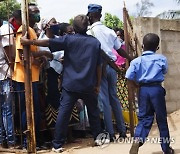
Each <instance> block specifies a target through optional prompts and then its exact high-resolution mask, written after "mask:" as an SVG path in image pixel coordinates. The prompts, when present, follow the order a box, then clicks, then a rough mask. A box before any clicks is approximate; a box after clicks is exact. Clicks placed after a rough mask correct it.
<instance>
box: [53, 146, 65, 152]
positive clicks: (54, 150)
mask: <svg viewBox="0 0 180 154" xmlns="http://www.w3.org/2000/svg"><path fill="white" fill-rule="evenodd" d="M52 151H53V152H56V153H61V152H63V151H64V148H62V147H61V148H58V149H55V148H52Z"/></svg>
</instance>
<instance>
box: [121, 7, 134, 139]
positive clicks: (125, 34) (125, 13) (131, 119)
mask: <svg viewBox="0 0 180 154" xmlns="http://www.w3.org/2000/svg"><path fill="white" fill-rule="evenodd" d="M123 21H124V39H125V45H126V51H127V53H128V54H130V50H129V42H130V41H129V35H128V25H127V10H126V8H125V7H124V8H123ZM127 67H129V62H127ZM127 85H128V102H129V118H130V133H131V137H133V136H134V115H133V92H134V91H133V88H132V86H131V83H130V82H129V81H128V82H127Z"/></svg>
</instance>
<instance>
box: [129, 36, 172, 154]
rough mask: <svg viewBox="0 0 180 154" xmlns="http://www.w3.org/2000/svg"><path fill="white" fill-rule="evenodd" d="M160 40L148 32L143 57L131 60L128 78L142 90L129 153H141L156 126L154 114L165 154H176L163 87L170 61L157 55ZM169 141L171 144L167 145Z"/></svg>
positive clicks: (145, 37)
mask: <svg viewBox="0 0 180 154" xmlns="http://www.w3.org/2000/svg"><path fill="white" fill-rule="evenodd" d="M158 45H159V37H158V35H156V34H154V33H148V34H146V35H145V36H144V38H143V53H142V56H140V57H138V58H136V59H134V60H133V61H131V64H130V67H129V68H128V70H127V72H126V78H127V79H129V80H133V81H135V82H137V83H138V84H139V85H140V89H139V102H138V105H139V115H138V118H139V123H138V125H137V127H136V130H135V140H134V143H133V145H132V147H131V149H130V154H138V150H139V147H140V146H141V145H143V143H144V142H145V141H146V138H147V136H148V134H149V132H150V129H151V127H152V124H153V120H154V115H156V121H157V125H158V128H159V132H160V139H161V147H162V151H163V152H164V154H174V150H173V149H172V148H171V147H170V146H169V144H170V136H169V129H168V124H167V111H166V102H165V94H166V92H165V89H164V88H163V87H162V86H161V83H162V82H163V81H164V75H165V74H166V73H167V68H168V64H167V59H166V57H164V56H163V55H161V54H156V53H155V52H156V50H157V49H158ZM167 141H169V143H168V142H167Z"/></svg>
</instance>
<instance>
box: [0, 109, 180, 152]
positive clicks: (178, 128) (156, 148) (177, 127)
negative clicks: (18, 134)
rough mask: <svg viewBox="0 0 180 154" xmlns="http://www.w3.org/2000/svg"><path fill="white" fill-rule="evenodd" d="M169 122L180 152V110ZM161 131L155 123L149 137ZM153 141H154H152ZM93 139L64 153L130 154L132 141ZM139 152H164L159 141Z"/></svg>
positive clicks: (170, 117) (75, 145)
mask: <svg viewBox="0 0 180 154" xmlns="http://www.w3.org/2000/svg"><path fill="white" fill-rule="evenodd" d="M168 124H169V129H170V135H171V139H172V141H173V143H172V144H171V146H172V147H173V148H174V149H175V154H180V110H179V111H176V112H174V113H172V114H170V115H168ZM158 136H159V131H158V128H157V125H156V124H154V125H153V127H152V129H151V132H150V135H149V138H151V139H152V138H153V139H155V140H156V139H157V137H158ZM152 142H153V143H152ZM92 145H93V140H92V139H91V138H86V139H77V140H76V141H75V143H70V144H66V145H65V146H64V148H65V151H64V152H63V153H62V154H128V153H129V149H130V147H131V143H129V142H128V141H126V143H122V141H119V142H117V143H111V144H109V145H103V146H100V147H93V146H92ZM3 151H4V150H3V149H0V153H1V154H10V152H8V151H7V152H5V151H4V152H3ZM12 153H16V154H21V153H26V152H25V151H24V152H23V151H16V152H11V154H12ZM37 153H38V154H54V152H52V151H51V150H46V151H38V152H37ZM139 154H162V151H161V147H160V144H159V143H154V141H153V140H152V141H151V142H150V141H149V142H147V143H145V144H144V145H143V146H142V147H141V148H140V150H139Z"/></svg>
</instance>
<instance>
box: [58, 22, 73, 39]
mask: <svg viewBox="0 0 180 154" xmlns="http://www.w3.org/2000/svg"><path fill="white" fill-rule="evenodd" d="M59 30H60V36H63V35H66V34H74V29H73V26H72V25H70V24H69V23H60V25H59Z"/></svg>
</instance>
